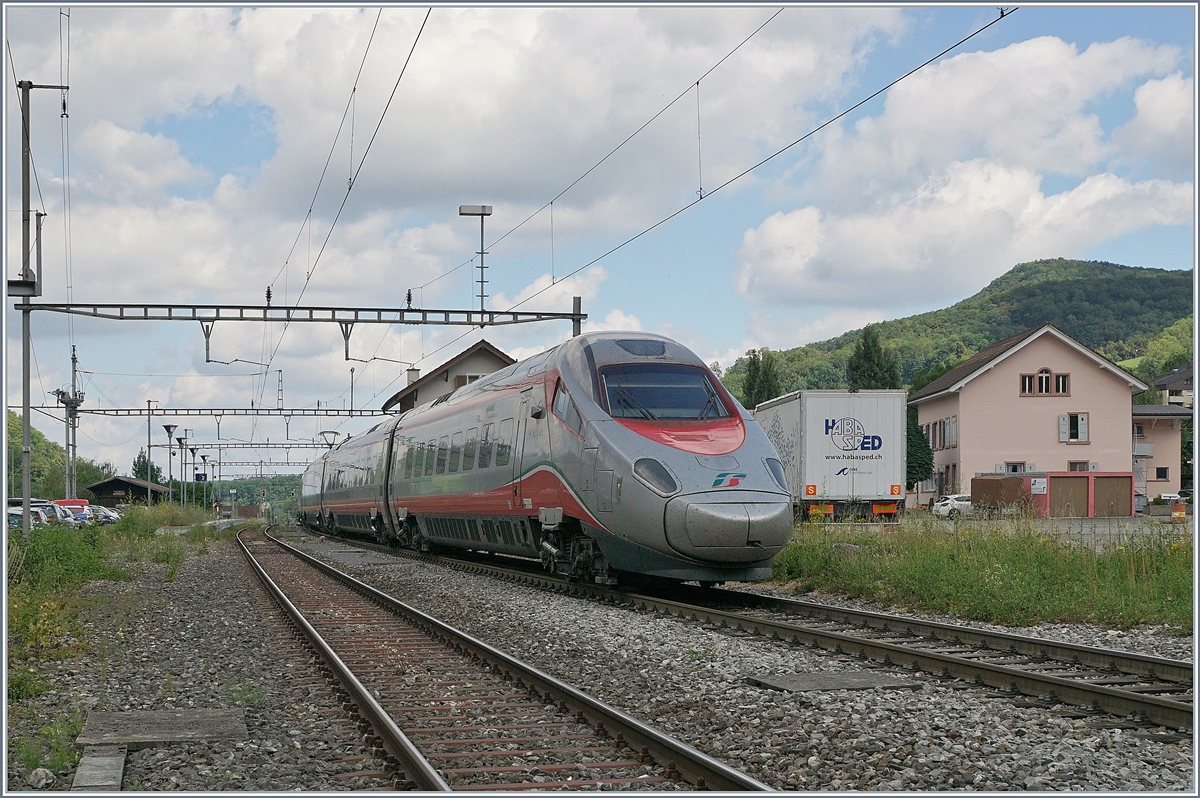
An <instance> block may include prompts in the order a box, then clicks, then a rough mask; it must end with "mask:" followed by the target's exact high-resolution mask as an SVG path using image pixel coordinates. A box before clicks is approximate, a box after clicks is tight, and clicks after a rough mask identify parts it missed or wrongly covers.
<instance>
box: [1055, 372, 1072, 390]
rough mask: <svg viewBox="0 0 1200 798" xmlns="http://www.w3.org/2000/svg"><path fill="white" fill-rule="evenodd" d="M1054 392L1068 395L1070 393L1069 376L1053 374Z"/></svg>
mask: <svg viewBox="0 0 1200 798" xmlns="http://www.w3.org/2000/svg"><path fill="white" fill-rule="evenodd" d="M1054 392H1055V393H1070V392H1071V375H1070V374H1055V375H1054Z"/></svg>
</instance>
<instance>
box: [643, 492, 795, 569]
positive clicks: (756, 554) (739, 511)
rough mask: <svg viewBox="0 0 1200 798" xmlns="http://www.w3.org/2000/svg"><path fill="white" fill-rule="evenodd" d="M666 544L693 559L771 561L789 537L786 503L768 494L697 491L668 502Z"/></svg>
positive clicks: (788, 502)
mask: <svg viewBox="0 0 1200 798" xmlns="http://www.w3.org/2000/svg"><path fill="white" fill-rule="evenodd" d="M664 521H665V523H666V533H667V542H668V543H669V544H670V545H671V548H673V549H675V550H676V551H677V552H679V553H680V554H683V555H685V556H688V557H693V558H695V559H698V560H712V561H725V562H758V561H760V560H765V559H767V558H769V557H774V556H775V555H776V554H777V553H778V552H779V550H780V549H782V548H783V546H784V544H786V543H787V541H788V538H789V537H791V534H792V505H791V502H790V501H787V500H784V499H781V498H780V497H778V496H775V495H773V494H769V493H762V494H750V495H749V496H746V495H745V494H744V493H743V494H742V495H740V496H738V497H736V498H734V497H732V496H730V495H729V494H728V493H699V494H691V495H688V496H677V497H676V498H674V499H672V500H671V501H669V502H667V508H666V517H665V519H664Z"/></svg>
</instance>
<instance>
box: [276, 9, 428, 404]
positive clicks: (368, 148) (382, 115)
mask: <svg viewBox="0 0 1200 798" xmlns="http://www.w3.org/2000/svg"><path fill="white" fill-rule="evenodd" d="M432 12H433V9H432V8H429V9H427V10H426V11H425V18H424V19H422V20H421V27H420V28H419V29H418V30H417V35H416V36H415V37H413V43H412V47H411V48H410V49H409V51H408V56H407V57H406V58H405V59H404V65H403V66H402V67H401V68H400V74H399V75H398V76H397V77H396V83H395V85H393V86H392V93H391V94H390V95H389V96H388V100H387V103H386V104H385V105H384V108H383V111H382V113H380V115H379V121H378V122H377V123H376V125H375V130H374V131H373V132H372V133H371V138H370V139H369V140H368V141H367V145H366V147H364V148H363V154H362V157H361V158H360V159H359V162H358V168H357V169H355V170H354V174H352V175H351V176H350V180H349V182H348V185H347V186H346V193H345V194H344V195H343V197H342V202H341V205H339V206H338V210H337V214H336V215H335V216H334V218H333V222H332V223H331V224H330V226H329V231H328V232H327V233H326V234H325V239H324V241H322V243H321V246H320V248H319V249H318V250H317V257H316V259H315V260H314V261H313V263H312V267H311V269H310V271H309V273H308V275H307V277H306V278H305V280H304V284H303V285H302V286H301V288H300V293H299V295H298V296H297V297H296V306H297V307H298V306H299V304H300V301H301V300H302V299H303V298H304V293H305V291H307V290H308V286H309V283H310V282H311V281H312V276H313V274H315V273H316V270H317V266H318V265H319V264H320V261H321V256H322V255H323V254H324V252H325V247H326V246H327V245H328V244H329V239H330V237H332V236H333V231H334V229H335V228H336V227H337V223H338V220H340V219H341V217H342V212H343V211H344V210H345V208H346V203H347V202H348V201H349V199H350V192H351V191H352V190H353V188H354V184H355V182H357V180H358V175H359V174H360V173H361V172H362V168H363V165H364V164H365V163H366V161H367V156H369V155H370V154H371V147H372V146H373V145H374V144H375V138H376V136H378V135H379V130H380V128H382V127H383V121H384V120H385V119H386V118H387V114H388V110H389V109H391V107H392V102H393V100H395V98H396V92H397V91H398V90H399V89H400V82H401V81H402V80H403V79H404V75H405V73H406V72H407V71H408V65H409V63H410V62H411V61H412V56H413V53H414V52H415V51H416V49H417V43H418V42H420V40H421V34H422V33H423V32H424V30H425V25H426V23H428V22H429V15H430V14H431V13H432ZM289 327H290V323H288V322H285V323H284V325H283V330H282V331H281V332H280V333H279V339H278V340H277V341H276V342H275V347H274V349H272V351H271V355H270V357H269V358H268V359H267V365H268V367H269V366H270V364H271V363H273V362H274V360H275V355H276V354H277V353H278V352H279V347H280V346H281V345H282V344H283V339H284V336H286V335H287V331H288V328H289ZM264 386H265V382H264ZM264 389H265V387H264ZM259 398H260V400H261V398H262V396H261V393H260V395H259Z"/></svg>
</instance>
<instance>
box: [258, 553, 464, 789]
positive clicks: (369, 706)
mask: <svg viewBox="0 0 1200 798" xmlns="http://www.w3.org/2000/svg"><path fill="white" fill-rule="evenodd" d="M264 534H266V533H265V532H264ZM267 537H268V538H270V535H267ZM271 539H272V540H273V539H274V538H271ZM237 540H238V545H240V546H241V548H242V554H243V555H245V557H246V560H247V561H248V562H249V563H250V566H251V567H252V568H253V569H254V572H255V573H256V574H257V575H258V578H259V580H260V581H261V582H262V583H263V585H264V586H265V587H266V588H267V591H268V592H269V593H270V594H271V596H272V597H273V598H274V599H275V601H276V602H277V603H278V604H279V606H280V607H282V608H283V610H284V612H286V613H287V615H288V617H289V618H291V620H292V623H293V624H294V625H295V626H296V628H297V629H299V630H300V631H301V633H302V634H303V635H304V636H305V637H306V638H308V640H309V642H310V643H311V644H312V645H313V647H314V648H315V649H316V650H317V653H318V654H319V655H320V656H321V659H323V660H324V661H325V664H326V665H328V666H329V669H330V670H331V671H333V674H334V675H335V676H336V677H337V679H338V681H339V682H341V683H342V686H343V687H344V688H345V689H346V692H348V693H349V694H350V697H351V698H352V700H353V701H354V703H355V704H357V705H358V707H359V709H360V710H361V711H362V713H363V715H364V717H365V718H366V719H367V721H368V722H369V723H370V724H371V727H372V728H373V729H374V730H375V732H376V733H377V734H378V735H379V737H380V739H381V740H383V747H384V748H385V749H387V751H388V753H390V754H391V755H392V756H394V757H395V758H396V760H397V761H398V762H399V763H400V764H401V766H402V767H403V768H404V775H405V776H406V777H407V778H408V780H409V781H412V782H414V783H415V784H416V785H417V786H418V787H419V788H420V789H422V790H429V791H438V792H450V785H449V784H447V783H446V781H445V779H443V778H442V777H441V775H439V774H438V772H437V770H435V769H434V767H433V766H432V765H430V764H429V762H428V761H427V760H426V759H425V757H424V756H422V754H421V752H420V751H419V750H417V747H416V746H415V745H413V744H412V741H411V740H409V739H408V737H406V736H405V734H404V732H402V731H400V728H399V727H398V726H397V725H396V723H395V721H393V720H392V718H391V717H390V716H389V715H388V714H387V712H386V711H385V710H384V708H383V707H381V706H380V705H379V702H378V701H376V700H375V698H374V697H373V696H372V695H371V693H370V692H369V691H368V690H367V689H366V688H365V687H363V685H362V682H360V681H359V680H358V677H356V676H355V675H354V674H353V673H352V672H351V671H350V669H349V668H348V667H346V664H345V663H344V662H342V659H341V658H340V657H339V656H338V655H337V654H336V653H335V652H334V650H333V649H332V648H330V646H329V644H328V643H326V642H325V639H324V638H323V637H321V635H320V634H319V633H318V632H317V630H316V629H314V628H313V626H312V624H310V623H309V622H308V620H307V619H306V618H305V617H304V615H303V614H302V613H301V612H300V611H299V610H298V609H296V606H295V605H294V604H292V602H291V601H290V600H289V599H288V597H287V596H286V595H284V593H283V591H282V590H281V589H280V588H279V586H278V585H276V584H275V582H274V580H272V579H271V577H270V576H268V575H267V572H266V571H265V570H264V569H263V567H262V566H261V565H260V564H259V563H258V561H257V560H256V559H255V558H254V555H252V554H251V553H250V549H249V547H248V546H247V545H246V542H245V541H244V540H242V533H241V532H239V533H238V536H237Z"/></svg>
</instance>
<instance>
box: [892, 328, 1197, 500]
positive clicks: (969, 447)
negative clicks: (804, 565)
mask: <svg viewBox="0 0 1200 798" xmlns="http://www.w3.org/2000/svg"><path fill="white" fill-rule="evenodd" d="M1146 387H1147V386H1146V384H1145V383H1143V382H1142V381H1141V380H1139V379H1137V378H1136V377H1134V376H1133V375H1131V374H1129V373H1128V372H1126V371H1124V370H1122V369H1121V368H1119V367H1117V366H1115V365H1113V364H1112V363H1110V362H1109V361H1108V360H1105V359H1104V358H1102V357H1100V356H1099V355H1097V354H1096V353H1095V352H1093V351H1092V350H1091V349H1089V348H1088V347H1086V346H1084V345H1083V344H1081V343H1079V342H1078V341H1076V340H1075V339H1074V338H1072V337H1071V336H1069V335H1067V334H1066V333H1064V332H1062V331H1061V330H1059V329H1057V328H1056V327H1054V326H1053V325H1051V324H1046V325H1043V326H1041V327H1036V328H1033V329H1030V330H1026V331H1025V332H1022V333H1019V334H1017V335H1014V336H1012V337H1011V338H1007V339H1005V340H1003V341H1000V342H999V343H996V344H993V345H992V346H990V347H988V348H987V349H984V350H983V351H982V352H979V353H978V354H976V355H975V356H974V357H971V358H969V359H968V360H966V361H964V362H963V363H961V364H959V365H958V366H956V367H955V368H953V369H951V370H950V371H948V372H946V373H945V374H943V375H942V376H940V377H938V378H937V379H936V380H934V381H933V382H931V383H929V384H928V385H926V386H924V387H923V388H921V389H920V390H918V391H916V392H915V393H913V395H912V396H911V397H910V398H909V404H910V405H914V406H915V407H916V408H917V420H918V423H919V424H920V426H921V429H922V430H923V431H924V432H925V435H926V437H927V438H928V439H929V442H930V446H931V448H932V449H933V461H934V477H933V479H932V480H930V481H929V482H927V483H926V484H925V485H923V486H922V490H923V491H930V492H933V493H936V494H943V493H968V492H970V489H971V478H972V477H974V476H975V475H976V474H992V473H997V472H999V473H1007V474H1023V473H1026V472H1030V471H1035V472H1064V471H1065V472H1071V471H1089V472H1097V471H1100V472H1123V473H1125V474H1129V472H1130V471H1132V470H1133V457H1134V441H1133V437H1132V435H1131V434H1130V418H1131V411H1132V397H1133V394H1134V393H1137V392H1139V391H1144V390H1146ZM1176 436H1177V437H1176V440H1178V433H1176ZM1174 462H1175V463H1176V464H1178V462H1179V459H1178V454H1176V459H1175V461H1174ZM1175 470H1176V471H1177V470H1178V467H1177V466H1176V469H1175ZM1176 484H1178V483H1176Z"/></svg>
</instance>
